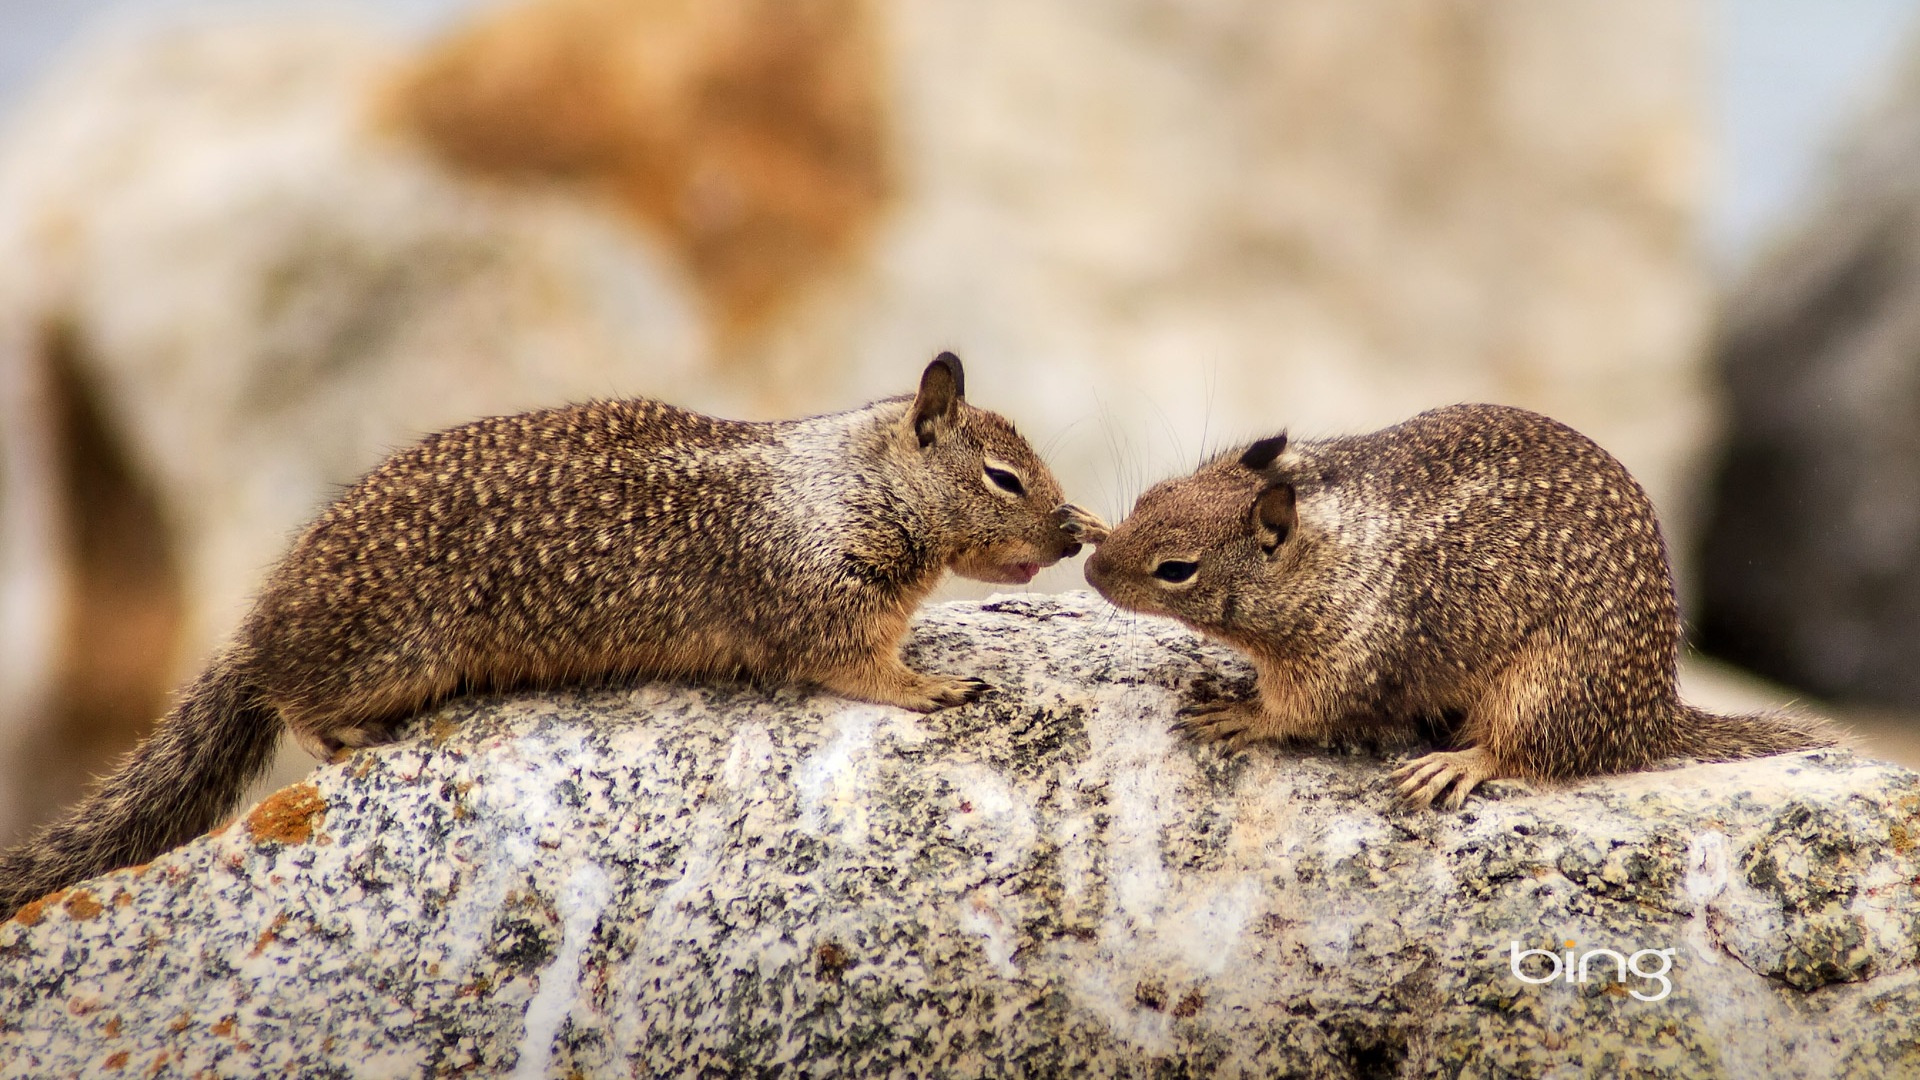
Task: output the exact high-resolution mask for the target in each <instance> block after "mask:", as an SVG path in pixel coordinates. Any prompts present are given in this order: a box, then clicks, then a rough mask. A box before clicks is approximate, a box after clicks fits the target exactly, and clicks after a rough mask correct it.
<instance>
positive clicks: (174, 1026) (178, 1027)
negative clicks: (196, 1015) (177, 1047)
mask: <svg viewBox="0 0 1920 1080" xmlns="http://www.w3.org/2000/svg"><path fill="white" fill-rule="evenodd" d="M192 1026H193V1017H192V1016H191V1015H189V1014H187V1013H181V1014H180V1015H179V1016H176V1017H174V1018H173V1019H172V1020H169V1021H168V1022H167V1030H168V1031H171V1032H173V1033H174V1034H175V1035H178V1034H180V1033H181V1032H183V1031H185V1030H187V1029H188V1028H190V1027H192Z"/></svg>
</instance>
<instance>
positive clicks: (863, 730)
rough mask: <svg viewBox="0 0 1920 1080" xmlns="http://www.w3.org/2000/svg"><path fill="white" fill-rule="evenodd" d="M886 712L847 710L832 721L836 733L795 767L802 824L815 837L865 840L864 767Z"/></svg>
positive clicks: (856, 842)
mask: <svg viewBox="0 0 1920 1080" xmlns="http://www.w3.org/2000/svg"><path fill="white" fill-rule="evenodd" d="M886 713H887V710H884V709H881V708H879V707H877V706H872V705H867V706H859V707H856V708H851V709H847V710H845V711H843V712H841V713H840V714H839V715H838V716H836V717H835V718H834V720H833V729H832V730H833V734H832V736H831V740H832V741H830V742H829V743H828V744H827V745H826V746H824V747H822V748H820V749H819V750H817V751H815V752H814V753H813V754H812V755H810V756H809V757H807V759H806V760H805V761H802V762H801V763H800V766H799V768H797V769H795V770H794V775H793V784H794V787H795V788H796V789H797V790H798V791H799V794H800V827H801V828H802V829H804V830H806V831H807V833H808V834H810V835H813V836H820V835H823V834H825V833H827V832H829V831H833V832H837V833H838V834H839V839H840V840H841V842H843V843H846V844H849V845H852V846H854V847H858V846H860V845H861V844H864V843H866V842H867V807H866V803H865V800H864V799H863V798H862V796H864V795H865V794H866V791H865V787H864V784H863V782H862V779H863V778H862V776H861V765H862V763H863V760H864V759H865V757H866V755H867V753H868V752H869V751H870V750H871V749H872V748H873V743H874V738H875V736H876V735H877V733H878V731H879V728H880V725H881V723H882V722H884V721H885V720H886V718H887V716H886Z"/></svg>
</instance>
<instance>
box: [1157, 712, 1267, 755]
mask: <svg viewBox="0 0 1920 1080" xmlns="http://www.w3.org/2000/svg"><path fill="white" fill-rule="evenodd" d="M1174 715H1175V716H1177V717H1179V719H1177V720H1175V721H1174V722H1173V725H1172V727H1170V728H1168V730H1169V731H1171V732H1173V733H1174V734H1175V735H1178V736H1180V737H1181V738H1182V739H1185V740H1186V741H1188V742H1191V743H1218V744H1220V746H1221V749H1222V750H1224V751H1225V752H1227V753H1229V754H1238V753H1241V752H1242V751H1244V750H1245V749H1246V748H1247V747H1248V746H1250V745H1251V744H1253V743H1256V742H1259V741H1261V740H1263V739H1267V738H1269V737H1270V732H1269V729H1270V728H1271V727H1272V724H1271V723H1270V722H1269V721H1268V720H1267V718H1266V716H1264V715H1262V713H1261V712H1260V709H1259V707H1258V706H1257V705H1253V704H1250V703H1247V702H1239V701H1214V702H1209V703H1207V704H1205V705H1189V706H1187V707H1186V708H1184V709H1181V710H1180V711H1179V712H1178V713H1175V714H1174Z"/></svg>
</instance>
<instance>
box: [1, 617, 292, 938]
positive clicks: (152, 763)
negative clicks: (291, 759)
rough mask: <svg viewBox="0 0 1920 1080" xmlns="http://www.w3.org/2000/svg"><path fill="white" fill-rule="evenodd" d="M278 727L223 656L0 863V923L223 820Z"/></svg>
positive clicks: (263, 762) (266, 757) (267, 754)
mask: <svg viewBox="0 0 1920 1080" xmlns="http://www.w3.org/2000/svg"><path fill="white" fill-rule="evenodd" d="M280 726H281V725H280V720H279V717H278V715H277V714H275V713H274V711H273V710H272V709H269V708H267V707H266V706H265V705H263V704H262V703H260V702H259V701H258V699H257V698H256V697H255V696H254V694H253V691H252V690H251V689H250V688H249V687H248V686H247V685H246V684H245V682H244V680H243V679H242V678H241V676H240V675H239V672H238V668H237V666H236V665H235V663H234V661H233V655H232V654H231V653H223V654H221V655H220V656H219V657H217V658H216V659H215V660H214V662H213V663H212V664H211V665H209V666H208V668H207V670H206V671H204V672H203V673H201V675H200V677H199V678H198V679H196V680H194V682H193V684H192V685H191V686H189V687H188V688H187V691H186V693H185V694H184V695H183V696H182V698H181V700H180V703H179V704H178V705H176V706H174V708H173V711H172V712H170V713H168V714H167V718H166V719H165V720H162V721H161V722H160V726H159V727H158V728H157V729H155V730H154V732H153V734H152V735H150V736H148V737H147V739H146V741H144V742H142V743H141V744H140V745H139V746H136V747H134V748H133V751H132V752H131V753H129V754H128V755H127V756H126V757H125V758H123V759H121V761H120V765H119V767H118V768H117V769H115V770H114V771H113V773H112V775H110V776H108V777H107V778H106V779H105V780H102V781H101V782H100V783H99V785H98V786H96V787H95V788H94V790H93V791H92V792H91V793H90V794H89V795H88V796H87V797H86V799H85V800H84V801H82V802H81V803H80V805H79V806H78V807H75V808H74V809H73V810H71V811H69V812H68V813H67V815H66V817H64V818H62V819H60V820H59V821H56V822H54V823H53V824H51V825H48V826H46V827H45V828H43V829H41V830H40V831H39V832H38V833H36V834H35V835H34V836H33V837H32V838H31V839H29V840H28V841H27V842H26V843H24V844H21V845H20V846H19V847H17V848H14V849H12V850H11V851H8V852H7V853H5V854H4V855H0V919H6V918H9V917H11V916H12V915H13V913H14V912H15V911H18V910H19V909H20V907H21V906H22V905H23V904H26V903H28V902H29V901H32V900H35V899H38V898H39V897H41V896H45V895H46V894H47V893H49V892H52V891H53V890H55V889H58V888H61V887H63V886H66V885H71V884H73V883H74V882H76V881H84V880H86V879H87V878H90V877H94V876H96V875H99V874H104V873H106V872H107V871H109V870H113V869H116V868H118V867H122V866H132V865H134V864H136V863H143V862H146V861H147V860H149V859H151V858H153V857H154V856H155V855H158V854H160V853H161V852H163V851H166V850H168V849H169V848H173V847H176V846H178V845H180V844H182V843H185V842H186V841H188V840H191V839H192V838H194V837H195V836H198V835H200V834H201V833H203V832H206V831H207V830H208V829H209V828H212V827H213V825H214V824H215V823H216V822H218V821H219V820H220V819H221V818H222V817H224V816H225V815H226V814H228V813H230V812H231V811H232V810H233V808H234V804H236V803H237V802H239V800H240V796H241V795H243V794H245V792H246V790H247V785H248V784H250V783H252V782H253V780H254V778H255V777H257V776H259V775H260V774H261V773H262V772H264V771H265V770H266V768H267V765H268V764H269V763H271V761H272V760H273V751H274V748H275V746H277V745H278V743H279V741H280Z"/></svg>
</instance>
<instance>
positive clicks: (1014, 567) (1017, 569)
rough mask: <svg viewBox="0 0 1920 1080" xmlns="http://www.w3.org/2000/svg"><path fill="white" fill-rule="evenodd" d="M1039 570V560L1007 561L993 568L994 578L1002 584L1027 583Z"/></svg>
mask: <svg viewBox="0 0 1920 1080" xmlns="http://www.w3.org/2000/svg"><path fill="white" fill-rule="evenodd" d="M1039 572H1040V564H1039V563H1037V562H1018V563H1006V564H1004V565H1001V566H996V567H994V568H993V578H992V580H993V581H995V582H998V583H999V584H1002V585H1025V584H1026V583H1027V582H1029V581H1032V580H1033V576H1034V575H1035V574H1038V573H1039Z"/></svg>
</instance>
